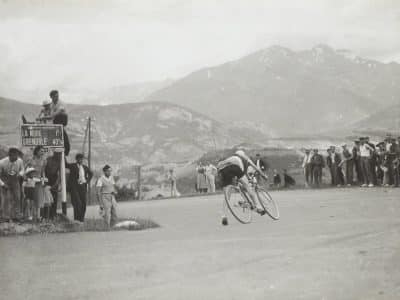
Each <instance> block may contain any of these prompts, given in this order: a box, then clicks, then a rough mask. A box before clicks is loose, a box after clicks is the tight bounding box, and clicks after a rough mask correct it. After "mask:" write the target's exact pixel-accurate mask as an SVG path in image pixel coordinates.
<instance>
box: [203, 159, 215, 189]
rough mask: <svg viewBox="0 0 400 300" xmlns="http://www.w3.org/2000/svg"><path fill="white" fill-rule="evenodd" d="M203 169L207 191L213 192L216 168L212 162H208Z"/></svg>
mask: <svg viewBox="0 0 400 300" xmlns="http://www.w3.org/2000/svg"><path fill="white" fill-rule="evenodd" d="M205 171H206V178H207V183H208V191H209V192H210V193H215V176H216V175H217V168H216V167H215V166H214V165H213V164H212V163H209V164H208V166H206V168H205Z"/></svg>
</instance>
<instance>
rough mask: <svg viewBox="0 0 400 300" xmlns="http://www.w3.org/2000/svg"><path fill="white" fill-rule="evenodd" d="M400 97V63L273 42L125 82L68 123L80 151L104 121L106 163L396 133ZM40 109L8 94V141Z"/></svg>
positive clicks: (100, 151)
mask: <svg viewBox="0 0 400 300" xmlns="http://www.w3.org/2000/svg"><path fill="white" fill-rule="evenodd" d="M60 93H61V99H68V93H67V94H65V93H63V91H62V90H60ZM399 95H400V65H399V64H397V63H388V64H384V63H380V62H377V61H373V60H369V59H363V58H360V57H356V56H354V55H352V54H351V53H350V52H348V51H345V50H335V49H332V48H330V47H328V46H325V45H318V46H316V47H314V48H312V49H309V50H304V51H292V50H289V49H287V48H283V47H279V46H273V47H270V48H267V49H264V50H260V51H258V52H255V53H252V54H250V55H248V56H245V57H243V58H240V59H238V60H236V61H231V62H227V63H225V64H222V65H218V66H214V67H208V68H204V69H202V70H198V71H196V72H193V73H191V74H189V75H187V76H185V77H183V78H181V79H178V80H174V81H171V80H167V81H163V82H153V83H143V84H137V85H135V84H134V85H129V86H121V87H117V88H114V89H109V90H107V91H101V92H99V94H97V95H93V98H92V100H93V99H94V100H93V101H92V100H90V99H89V100H90V101H89V100H87V101H85V103H86V104H85V105H75V104H69V103H68V104H67V109H68V112H69V124H68V127H67V129H68V132H69V134H70V137H71V140H72V146H73V149H74V150H75V151H81V150H82V144H83V140H84V130H85V118H86V117H87V116H92V117H93V118H94V119H95V121H94V123H93V155H94V159H95V160H96V161H98V162H99V163H101V162H104V161H108V162H112V163H115V164H120V165H132V164H137V163H149V162H152V163H157V162H171V161H186V160H192V159H195V158H197V157H199V156H200V155H201V154H203V153H204V152H206V151H212V150H213V149H214V150H216V149H222V148H225V147H232V146H233V145H237V144H240V143H250V144H253V145H254V144H258V145H259V146H260V147H263V146H268V147H277V146H279V147H304V146H305V144H308V145H313V146H314V145H315V147H319V146H325V145H326V144H329V143H337V142H339V141H340V140H345V139H346V137H349V136H353V135H357V134H359V133H363V134H364V133H367V134H369V133H372V134H376V135H377V136H378V135H384V133H385V132H387V131H389V132H392V133H394V134H396V133H397V132H398V131H399V128H400V125H399V124H400V105H399V103H400V102H399V101H400V99H399ZM138 100H143V102H138V103H123V104H113V105H99V104H104V103H109V102H113V103H120V102H136V101H138ZM37 103H40V101H37ZM91 103H95V104H96V105H95V104H91ZM39 109H40V107H39V106H38V105H34V104H29V103H23V102H18V101H15V100H10V99H6V98H0V145H1V144H2V145H11V144H18V143H19V131H18V124H19V121H18V120H19V119H20V115H21V114H25V115H26V116H27V118H28V119H31V120H33V119H34V117H35V116H36V115H37V113H38V112H39Z"/></svg>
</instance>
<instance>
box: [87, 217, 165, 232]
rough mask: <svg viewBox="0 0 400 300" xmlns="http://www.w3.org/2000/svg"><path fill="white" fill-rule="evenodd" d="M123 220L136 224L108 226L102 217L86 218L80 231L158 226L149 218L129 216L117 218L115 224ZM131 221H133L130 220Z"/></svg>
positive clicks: (140, 228) (139, 228)
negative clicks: (117, 226)
mask: <svg viewBox="0 0 400 300" xmlns="http://www.w3.org/2000/svg"><path fill="white" fill-rule="evenodd" d="M124 221H134V222H135V223H136V224H137V225H136V224H130V225H128V226H125V227H120V228H116V227H112V228H110V229H109V228H108V226H107V225H106V223H105V222H104V221H103V220H102V219H95V218H91V219H86V220H85V223H84V224H83V230H82V231H121V230H144V229H150V228H158V227H160V225H159V224H157V223H156V222H154V221H153V220H151V219H144V218H130V219H118V221H117V222H116V223H117V224H118V223H120V222H124ZM132 223H133V222H132Z"/></svg>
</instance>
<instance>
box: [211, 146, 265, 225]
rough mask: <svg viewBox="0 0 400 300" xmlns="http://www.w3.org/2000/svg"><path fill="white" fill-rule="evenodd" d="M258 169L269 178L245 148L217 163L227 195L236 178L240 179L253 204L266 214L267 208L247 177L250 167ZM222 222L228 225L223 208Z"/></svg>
mask: <svg viewBox="0 0 400 300" xmlns="http://www.w3.org/2000/svg"><path fill="white" fill-rule="evenodd" d="M250 166H251V167H252V168H253V169H254V170H256V171H257V172H258V173H259V174H260V175H261V176H263V177H264V178H265V179H267V176H266V175H264V173H263V172H262V171H261V170H260V169H259V168H258V167H257V166H256V165H255V164H254V163H253V161H252V160H251V159H250V158H249V157H248V156H247V155H246V153H244V151H243V150H238V151H236V152H235V154H234V155H232V156H230V157H228V158H226V159H225V160H223V161H220V162H219V163H218V165H217V168H218V173H219V175H220V179H221V184H222V187H223V189H224V195H225V197H228V195H227V193H228V186H229V185H231V184H232V183H233V181H234V180H235V179H237V180H239V182H240V183H241V184H242V186H243V189H244V190H245V191H246V192H247V193H248V194H249V196H250V199H251V201H252V203H253V206H254V207H255V208H256V211H257V212H258V213H259V214H260V215H264V214H265V210H264V209H263V208H262V207H261V205H260V203H259V202H258V201H257V196H256V194H255V192H254V190H253V189H252V188H251V187H250V185H249V180H248V178H247V171H248V168H249V167H250ZM224 208H225V206H224ZM222 224H223V225H227V224H228V219H227V217H226V215H225V210H223V216H222Z"/></svg>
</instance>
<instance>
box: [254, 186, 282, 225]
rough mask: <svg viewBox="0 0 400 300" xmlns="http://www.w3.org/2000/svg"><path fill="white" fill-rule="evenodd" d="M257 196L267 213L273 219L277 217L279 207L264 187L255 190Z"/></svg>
mask: <svg viewBox="0 0 400 300" xmlns="http://www.w3.org/2000/svg"><path fill="white" fill-rule="evenodd" d="M257 197H258V200H259V201H260V204H261V206H262V207H263V208H264V209H265V211H266V212H267V214H268V215H269V216H270V217H271V218H272V219H274V220H278V219H279V217H280V216H279V208H278V205H277V204H276V202H275V200H274V199H272V197H271V195H270V194H269V193H268V192H267V191H266V190H264V189H262V188H259V189H258V190H257Z"/></svg>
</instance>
